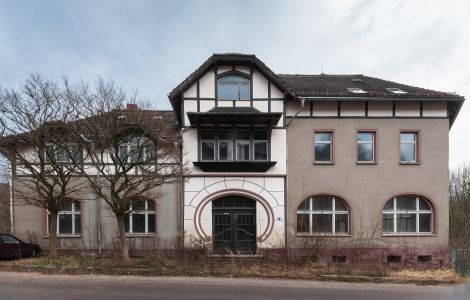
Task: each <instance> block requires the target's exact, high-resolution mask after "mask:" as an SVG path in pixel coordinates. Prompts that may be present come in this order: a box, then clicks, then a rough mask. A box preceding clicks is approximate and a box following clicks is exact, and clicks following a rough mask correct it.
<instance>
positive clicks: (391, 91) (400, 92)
mask: <svg viewBox="0 0 470 300" xmlns="http://www.w3.org/2000/svg"><path fill="white" fill-rule="evenodd" d="M386 90H387V92H390V93H394V94H401V95H403V94H408V92H405V91H403V90H400V89H399V88H386Z"/></svg>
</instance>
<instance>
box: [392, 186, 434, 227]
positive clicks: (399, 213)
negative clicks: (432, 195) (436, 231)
mask: <svg viewBox="0 0 470 300" xmlns="http://www.w3.org/2000/svg"><path fill="white" fill-rule="evenodd" d="M433 214H434V211H433V209H432V206H431V204H430V202H429V201H428V200H427V199H425V198H423V197H421V196H416V195H405V196H396V197H394V198H393V199H391V200H390V201H388V202H387V203H386V204H385V206H384V210H383V231H384V233H432V232H433V226H432V225H433Z"/></svg>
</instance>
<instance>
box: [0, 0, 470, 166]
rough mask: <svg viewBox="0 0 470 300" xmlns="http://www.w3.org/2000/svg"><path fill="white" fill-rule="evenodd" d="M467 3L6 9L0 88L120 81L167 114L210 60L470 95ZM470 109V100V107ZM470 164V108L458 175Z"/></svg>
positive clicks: (94, 4)
mask: <svg viewBox="0 0 470 300" xmlns="http://www.w3.org/2000/svg"><path fill="white" fill-rule="evenodd" d="M469 16H470V1H465V0H464V1H429V0H423V1H412V0H408V1H392V0H389V1H274V0H269V1H253V0H252V1H248V0H247V1H242V0H237V1H221V0H217V1H167V2H166V3H164V2H163V1H142V0H139V1H116V0H109V1H77V0H75V1H63V0H58V1H37V0H31V1H20V0H15V1H10V0H0V86H3V87H17V86H18V84H19V82H20V81H21V80H24V79H25V78H26V77H27V76H28V74H29V73H31V72H40V73H42V74H44V76H45V77H47V78H49V79H53V80H58V79H59V78H60V76H62V75H68V76H69V77H70V78H71V79H74V80H79V79H84V80H85V81H91V82H92V81H95V80H96V79H97V78H98V76H102V77H104V78H105V79H107V80H112V81H115V82H116V83H118V84H119V85H121V86H123V87H124V88H125V89H126V90H128V91H133V90H135V89H137V90H138V92H139V95H140V97H142V98H144V99H146V100H149V101H152V102H154V103H155V105H156V106H157V107H159V108H162V109H169V108H170V105H169V102H168V98H167V94H168V93H169V92H170V91H171V90H172V89H173V88H174V87H175V86H176V85H177V84H179V83H180V82H181V81H182V80H183V79H184V78H185V77H186V76H187V75H189V73H191V72H192V71H194V69H195V68H197V67H198V66H199V65H200V64H201V63H202V62H203V61H204V60H206V59H207V58H208V57H209V56H210V55H211V54H212V53H222V52H242V53H253V54H256V55H257V56H258V57H259V58H260V59H261V60H262V61H264V62H265V63H266V64H267V65H268V66H269V67H270V68H271V69H272V70H273V71H274V72H276V73H304V74H317V73H320V71H321V66H323V71H324V72H325V73H330V74H366V75H370V76H375V77H379V78H383V79H388V80H393V81H397V82H400V83H405V84H410V85H416V86H419V87H424V88H430V89H435V90H441V91H450V92H457V93H458V94H460V95H463V96H466V97H470V18H469ZM469 102H470V100H469ZM463 162H467V163H470V103H466V104H465V105H464V107H463V108H462V110H461V112H460V115H459V116H458V118H457V121H456V123H455V124H454V126H453V128H452V130H451V134H450V166H451V167H456V166H457V165H459V164H461V163H463Z"/></svg>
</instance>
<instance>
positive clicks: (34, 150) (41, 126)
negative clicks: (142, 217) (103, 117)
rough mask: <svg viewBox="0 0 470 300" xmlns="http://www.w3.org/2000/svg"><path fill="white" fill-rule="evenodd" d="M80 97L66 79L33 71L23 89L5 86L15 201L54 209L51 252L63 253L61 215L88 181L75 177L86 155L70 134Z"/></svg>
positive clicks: (1, 148)
mask: <svg viewBox="0 0 470 300" xmlns="http://www.w3.org/2000/svg"><path fill="white" fill-rule="evenodd" d="M76 99H77V98H76V97H75V94H74V91H73V89H72V88H71V87H70V86H69V84H68V81H67V79H65V78H64V80H63V83H62V84H61V85H58V84H56V83H53V82H50V81H46V80H44V79H43V78H42V77H41V76H40V75H31V76H30V77H29V78H28V79H27V80H26V81H24V82H23V83H21V85H20V88H19V89H18V90H14V89H12V90H7V89H2V90H1V91H0V133H1V134H2V135H1V139H0V152H1V153H2V154H3V155H4V156H5V157H6V158H7V159H8V160H10V162H11V163H12V166H13V167H12V171H13V173H12V174H13V178H14V182H15V184H14V195H15V201H16V202H15V205H33V206H36V207H40V208H44V209H47V210H48V212H49V237H50V239H49V255H50V257H52V258H55V257H57V256H58V251H57V215H58V212H59V211H60V210H62V209H63V208H64V207H65V206H66V205H68V204H69V203H70V201H71V198H72V197H74V196H76V195H77V194H78V193H79V191H80V189H81V188H82V185H81V184H80V183H79V181H74V180H72V179H73V177H74V176H75V175H76V173H77V171H78V170H79V169H78V168H77V166H78V165H79V163H80V160H81V157H80V155H79V151H78V148H76V147H75V146H74V145H75V144H74V141H73V140H71V139H70V137H71V135H70V134H68V131H69V123H70V122H71V121H74V120H75V119H76V118H77V114H76V105H77V102H76Z"/></svg>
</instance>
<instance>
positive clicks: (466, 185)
mask: <svg viewBox="0 0 470 300" xmlns="http://www.w3.org/2000/svg"><path fill="white" fill-rule="evenodd" d="M449 192H450V202H449V210H450V211H449V235H450V244H451V246H453V247H461V248H470V218H469V216H470V166H461V167H460V168H458V169H456V170H454V171H452V172H451V176H450V185H449Z"/></svg>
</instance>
